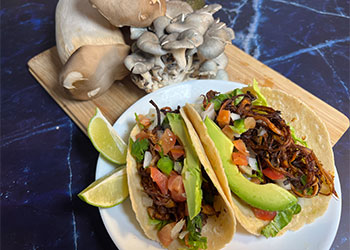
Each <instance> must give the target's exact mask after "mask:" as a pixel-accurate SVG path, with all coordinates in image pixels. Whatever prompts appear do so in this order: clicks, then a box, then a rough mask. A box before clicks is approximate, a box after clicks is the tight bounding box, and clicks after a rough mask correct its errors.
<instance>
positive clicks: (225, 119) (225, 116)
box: [216, 109, 230, 128]
mask: <svg viewBox="0 0 350 250" xmlns="http://www.w3.org/2000/svg"><path fill="white" fill-rule="evenodd" d="M216 121H217V122H218V123H219V126H220V127H221V128H222V127H224V126H225V125H228V124H230V111H229V110H225V109H221V110H220V111H219V114H218V116H217V117H216Z"/></svg>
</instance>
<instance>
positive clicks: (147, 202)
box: [142, 195, 153, 207]
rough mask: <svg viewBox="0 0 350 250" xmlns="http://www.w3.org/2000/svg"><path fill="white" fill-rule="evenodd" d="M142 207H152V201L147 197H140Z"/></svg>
mask: <svg viewBox="0 0 350 250" xmlns="http://www.w3.org/2000/svg"><path fill="white" fill-rule="evenodd" d="M142 205H144V206H145V207H151V206H152V205H153V200H152V199H151V198H150V197H149V196H148V195H144V196H142Z"/></svg>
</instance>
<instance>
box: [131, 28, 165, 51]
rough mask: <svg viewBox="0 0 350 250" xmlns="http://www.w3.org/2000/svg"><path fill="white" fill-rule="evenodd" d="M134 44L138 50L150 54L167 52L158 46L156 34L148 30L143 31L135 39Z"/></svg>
mask: <svg viewBox="0 0 350 250" xmlns="http://www.w3.org/2000/svg"><path fill="white" fill-rule="evenodd" d="M136 44H137V47H138V48H139V49H140V50H142V51H144V52H146V53H149V54H152V55H156V56H162V55H165V54H166V53H167V51H165V50H163V49H162V47H161V46H160V41H159V38H158V37H157V35H156V34H154V33H152V32H149V31H146V32H144V33H143V34H142V35H141V36H140V37H139V39H137V42H136Z"/></svg>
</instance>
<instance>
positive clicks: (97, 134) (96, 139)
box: [87, 108, 126, 164]
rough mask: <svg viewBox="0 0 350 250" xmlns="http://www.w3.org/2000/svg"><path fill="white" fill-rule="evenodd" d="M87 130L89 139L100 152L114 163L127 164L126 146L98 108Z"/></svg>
mask: <svg viewBox="0 0 350 250" xmlns="http://www.w3.org/2000/svg"><path fill="white" fill-rule="evenodd" d="M87 130H88V135H89V138H90V140H91V142H92V144H93V145H94V147H95V148H96V150H97V151H98V152H100V153H101V154H102V155H103V156H104V157H105V158H106V159H108V160H110V161H111V162H113V163H117V164H125V162H126V144H125V142H124V141H123V140H122V139H121V138H120V137H119V135H118V134H117V132H116V131H115V130H114V128H113V127H112V125H111V124H110V123H109V122H108V121H107V119H106V118H105V117H104V116H103V115H102V113H101V111H100V110H99V109H98V108H96V114H95V116H94V117H92V118H91V120H90V122H89V126H88V129H87Z"/></svg>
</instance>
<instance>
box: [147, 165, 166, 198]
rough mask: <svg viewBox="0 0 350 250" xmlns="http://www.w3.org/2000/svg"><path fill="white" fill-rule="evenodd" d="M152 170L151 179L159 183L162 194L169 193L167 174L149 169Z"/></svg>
mask: <svg viewBox="0 0 350 250" xmlns="http://www.w3.org/2000/svg"><path fill="white" fill-rule="evenodd" d="M149 168H150V169H151V178H152V180H153V181H154V182H155V183H157V185H158V187H159V189H160V191H161V192H162V194H167V193H168V178H167V177H166V175H165V174H163V173H162V172H161V171H159V170H158V168H156V167H149Z"/></svg>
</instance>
